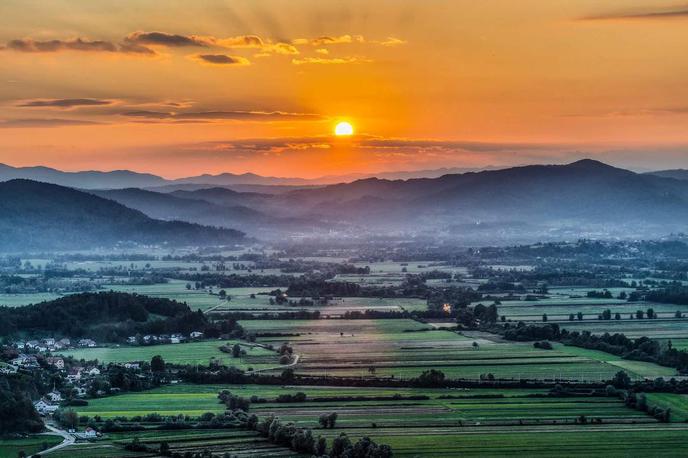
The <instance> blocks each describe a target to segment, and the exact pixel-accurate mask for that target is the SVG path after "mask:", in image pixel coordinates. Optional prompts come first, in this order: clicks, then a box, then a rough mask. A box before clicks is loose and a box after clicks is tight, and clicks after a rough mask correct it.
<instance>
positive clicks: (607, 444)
mask: <svg viewBox="0 0 688 458" xmlns="http://www.w3.org/2000/svg"><path fill="white" fill-rule="evenodd" d="M368 433H370V436H371V438H372V439H373V440H377V441H380V442H384V443H386V444H389V445H390V446H391V447H392V449H393V450H394V456H398V457H415V456H442V457H457V458H458V457H480V458H482V457H489V458H501V457H505V456H528V457H542V458H549V457H590V458H592V457H599V456H604V457H609V458H629V457H630V458H635V457H637V458H645V457H648V456H662V457H676V458H678V457H683V456H685V449H684V444H685V443H686V441H688V428H686V427H685V426H683V425H681V426H680V427H676V426H671V425H662V426H659V425H651V426H647V425H621V426H617V425H602V426H597V425H595V426H593V425H581V426H571V425H566V426H564V427H556V428H555V427H545V426H540V427H526V428H461V430H460V431H459V430H457V429H453V430H452V429H442V428H440V429H436V430H433V431H431V432H428V433H425V434H423V433H421V434H417V433H416V432H415V431H414V433H413V434H409V433H408V431H407V430H404V429H400V430H389V431H385V432H377V431H372V430H368V431H365V432H363V431H362V432H358V433H357V434H368Z"/></svg>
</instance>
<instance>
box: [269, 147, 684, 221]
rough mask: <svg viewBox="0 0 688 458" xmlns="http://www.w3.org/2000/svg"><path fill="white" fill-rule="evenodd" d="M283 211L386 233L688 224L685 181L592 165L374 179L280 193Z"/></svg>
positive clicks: (532, 167)
mask: <svg viewBox="0 0 688 458" xmlns="http://www.w3.org/2000/svg"><path fill="white" fill-rule="evenodd" d="M278 197H279V198H280V199H282V203H283V207H284V208H290V209H292V210H294V211H300V212H303V211H307V212H312V213H313V214H320V215H324V216H326V217H328V218H336V219H340V220H343V221H351V222H355V223H358V224H365V225H368V226H376V225H377V226H381V227H387V228H390V227H391V228H416V229H423V228H425V229H428V228H430V227H434V228H437V229H443V228H446V227H448V226H451V225H454V224H464V223H476V222H500V221H501V222H506V221H509V222H514V221H520V222H527V223H534V224H539V225H543V224H546V225H558V224H562V223H567V224H575V225H580V226H584V225H610V226H618V227H620V226H621V225H624V224H636V225H639V224H642V225H644V226H651V225H656V226H659V225H666V226H667V227H666V228H664V229H662V233H663V234H666V233H667V232H669V231H670V230H672V229H675V228H682V227H683V226H684V225H685V224H688V182H685V181H680V180H675V179H670V178H663V177H657V176H653V175H642V174H636V173H634V172H631V171H628V170H624V169H619V168H615V167H612V166H609V165H606V164H603V163H601V162H597V161H593V160H582V161H578V162H574V163H571V164H566V165H534V166H525V167H515V168H510V169H502V170H494V171H483V172H477V173H464V174H460V175H445V176H442V177H439V178H432V179H430V178H423V179H412V180H406V181H402V180H394V181H390V180H379V179H375V178H371V179H365V180H359V181H355V182H353V183H348V184H338V185H332V186H326V187H323V188H321V189H318V190H298V191H293V192H290V193H287V194H285V195H283V196H278Z"/></svg>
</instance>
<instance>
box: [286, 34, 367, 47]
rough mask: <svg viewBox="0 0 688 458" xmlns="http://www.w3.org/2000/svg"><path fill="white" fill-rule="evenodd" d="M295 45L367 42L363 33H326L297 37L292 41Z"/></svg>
mask: <svg viewBox="0 0 688 458" xmlns="http://www.w3.org/2000/svg"><path fill="white" fill-rule="evenodd" d="M292 43H293V44H295V45H307V44H310V45H312V46H326V45H339V44H351V43H365V38H364V37H363V35H339V36H329V35H324V36H321V37H317V38H297V39H295V40H293V41H292Z"/></svg>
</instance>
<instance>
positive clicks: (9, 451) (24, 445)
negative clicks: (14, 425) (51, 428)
mask: <svg viewBox="0 0 688 458" xmlns="http://www.w3.org/2000/svg"><path fill="white" fill-rule="evenodd" d="M60 442H62V437H60V436H54V435H48V434H40V435H38V434H37V435H33V436H30V437H27V438H24V439H0V458H15V457H17V456H19V453H20V452H24V453H25V454H26V456H30V455H32V454H34V453H38V452H40V451H41V450H45V449H46V448H50V447H52V446H54V445H57V444H59V443H60Z"/></svg>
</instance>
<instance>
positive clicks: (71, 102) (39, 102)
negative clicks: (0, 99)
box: [17, 99, 115, 108]
mask: <svg viewBox="0 0 688 458" xmlns="http://www.w3.org/2000/svg"><path fill="white" fill-rule="evenodd" d="M113 103H115V102H114V100H101V99H36V100H27V101H24V102H22V103H20V104H18V105H17V106H18V107H25V108H42V107H51V108H74V107H86V106H91V107H92V106H103V105H112V104H113Z"/></svg>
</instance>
